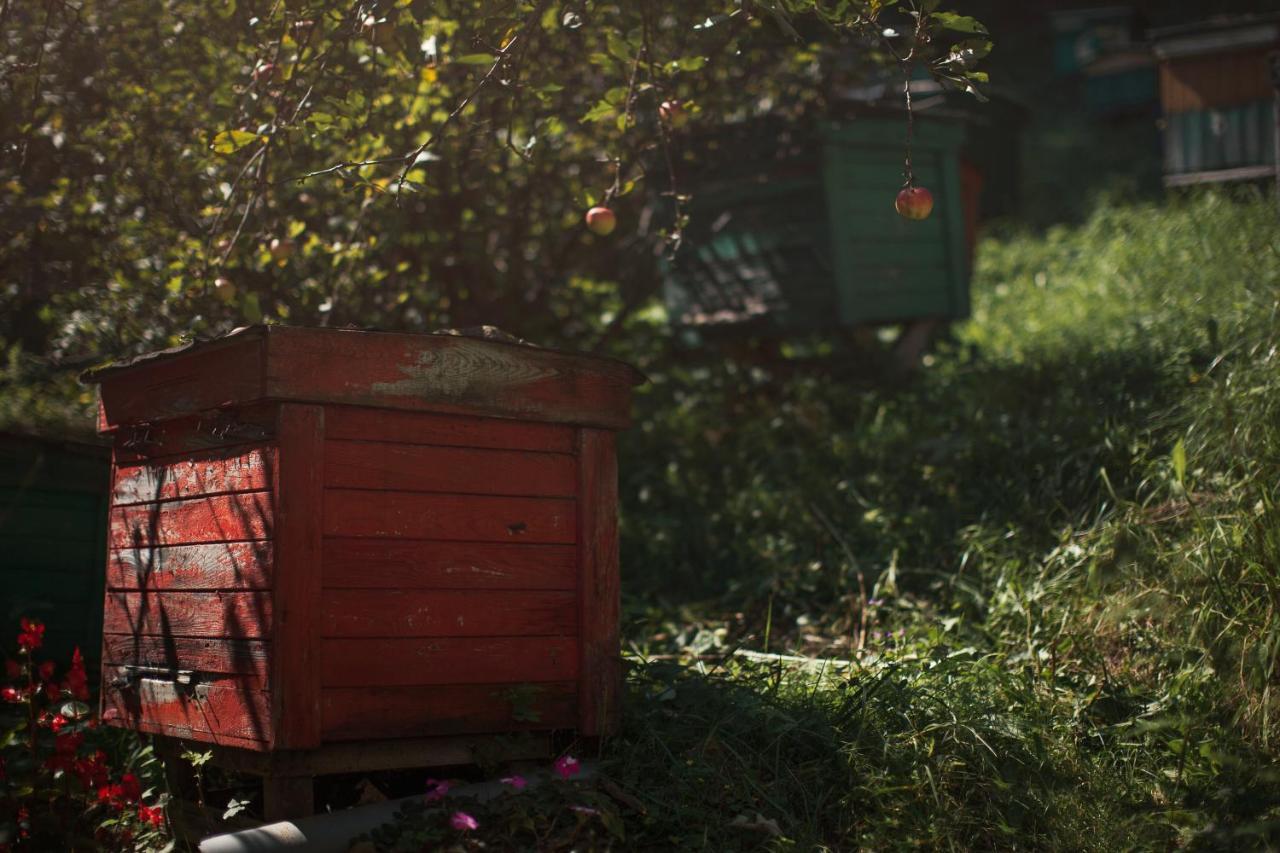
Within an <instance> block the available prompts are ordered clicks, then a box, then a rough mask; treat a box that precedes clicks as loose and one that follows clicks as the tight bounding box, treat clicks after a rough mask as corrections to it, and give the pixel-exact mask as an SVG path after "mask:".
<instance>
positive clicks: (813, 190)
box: [666, 113, 976, 334]
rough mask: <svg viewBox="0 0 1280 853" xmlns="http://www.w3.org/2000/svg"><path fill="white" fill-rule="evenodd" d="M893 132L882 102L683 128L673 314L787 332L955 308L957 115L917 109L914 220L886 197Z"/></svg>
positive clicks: (896, 185) (670, 289)
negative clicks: (682, 207)
mask: <svg viewBox="0 0 1280 853" xmlns="http://www.w3.org/2000/svg"><path fill="white" fill-rule="evenodd" d="M905 134H906V125H905V117H904V116H903V115H902V114H901V113H891V114H871V115H867V116H862V117H858V118H853V119H843V120H839V121H833V120H828V121H823V122H819V123H817V124H814V125H809V126H807V127H803V128H801V127H795V126H790V125H788V124H786V123H782V122H779V121H777V120H767V121H759V122H752V123H744V124H741V125H733V126H728V127H725V128H721V129H719V130H718V131H717V133H716V134H714V135H713V136H707V137H703V138H701V139H698V140H693V141H692V142H691V144H690V146H689V157H688V158H687V159H686V160H685V161H684V163H683V167H684V168H683V169H682V172H683V174H682V175H681V176H680V177H679V180H680V182H681V183H680V189H681V191H683V192H688V193H690V194H691V195H692V201H691V203H690V209H689V213H690V222H689V226H688V228H687V229H686V232H685V240H684V245H683V246H682V247H681V249H680V251H679V252H677V253H676V256H675V258H674V259H673V261H672V262H671V263H670V264H669V265H668V269H667V280H666V302H667V309H668V313H669V315H670V316H671V319H672V321H673V322H674V323H676V324H677V325H680V326H685V327H695V328H703V329H707V328H713V327H722V328H723V327H729V328H734V327H736V328H740V329H753V330H759V331H762V332H767V333H781V334H793V333H804V332H816V331H833V330H837V329H840V328H851V327H856V326H867V325H876V324H889V323H904V322H911V321H915V320H923V319H944V320H945V319H958V318H962V317H965V316H967V314H968V311H969V272H970V271H969V249H968V246H967V244H966V236H965V235H966V227H965V212H964V211H965V205H964V203H963V199H962V187H961V175H960V156H959V152H960V148H961V145H962V143H963V141H964V128H963V126H962V125H961V124H959V123H957V122H954V121H949V120H945V119H937V118H922V117H917V119H916V122H915V142H914V147H913V151H914V156H913V162H914V171H915V175H916V181H917V183H918V184H919V185H920V186H924V187H927V188H928V189H929V190H930V191H931V192H932V193H933V195H934V202H935V205H934V212H933V215H932V216H931V217H930V218H928V219H926V220H924V221H909V220H906V219H903V218H902V217H901V216H899V215H898V213H897V212H896V211H895V210H894V199H895V197H896V196H897V193H898V190H899V189H901V187H902V183H903V177H902V174H903V156H904V151H905V148H904V140H905ZM974 202H975V203H976V197H975V199H974Z"/></svg>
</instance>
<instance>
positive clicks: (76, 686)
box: [64, 646, 89, 702]
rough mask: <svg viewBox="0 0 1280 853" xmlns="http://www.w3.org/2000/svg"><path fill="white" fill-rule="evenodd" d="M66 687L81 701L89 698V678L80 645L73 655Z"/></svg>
mask: <svg viewBox="0 0 1280 853" xmlns="http://www.w3.org/2000/svg"><path fill="white" fill-rule="evenodd" d="M64 687H65V688H66V690H67V692H68V693H70V694H71V695H72V696H73V697H74V698H76V699H79V700H80V701H81V702H83V701H85V700H86V699H88V698H89V679H88V677H87V676H86V675H85V672H84V658H83V657H82V656H81V655H80V647H79V646H76V650H75V652H74V653H73V654H72V655H71V670H70V671H69V672H67V681H66V684H65V685H64Z"/></svg>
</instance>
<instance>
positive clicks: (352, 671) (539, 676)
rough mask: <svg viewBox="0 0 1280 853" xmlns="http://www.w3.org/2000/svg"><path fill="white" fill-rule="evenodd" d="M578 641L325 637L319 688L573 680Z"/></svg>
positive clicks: (562, 638) (321, 653) (559, 638)
mask: <svg viewBox="0 0 1280 853" xmlns="http://www.w3.org/2000/svg"><path fill="white" fill-rule="evenodd" d="M577 676H578V643H577V641H576V640H574V639H573V638H570V637H491V638H483V637H480V638H456V637H455V638H436V639H421V638H417V639H326V640H323V641H321V643H320V677H321V682H322V685H323V686H324V687H393V686H397V685H405V686H413V685H428V684H503V683H525V682H528V683H534V682H540V681H572V680H575V679H576V678H577Z"/></svg>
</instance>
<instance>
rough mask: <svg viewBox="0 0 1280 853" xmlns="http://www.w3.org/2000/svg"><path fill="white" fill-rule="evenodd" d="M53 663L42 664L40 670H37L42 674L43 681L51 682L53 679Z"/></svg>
mask: <svg viewBox="0 0 1280 853" xmlns="http://www.w3.org/2000/svg"><path fill="white" fill-rule="evenodd" d="M53 666H54V665H53V661H51V660H47V661H45V662H44V663H42V664H40V668H39V669H38V670H36V672H38V673H39V674H40V680H41V681H49V680H51V679H52V678H53Z"/></svg>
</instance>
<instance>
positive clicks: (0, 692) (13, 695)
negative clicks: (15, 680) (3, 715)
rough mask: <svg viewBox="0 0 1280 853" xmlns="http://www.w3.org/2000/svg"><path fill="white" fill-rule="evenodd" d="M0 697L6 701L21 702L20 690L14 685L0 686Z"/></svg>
mask: <svg viewBox="0 0 1280 853" xmlns="http://www.w3.org/2000/svg"><path fill="white" fill-rule="evenodd" d="M0 699H3V700H4V701H6V702H21V701H22V700H23V695H22V691H21V690H19V689H18V688H16V687H0Z"/></svg>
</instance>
